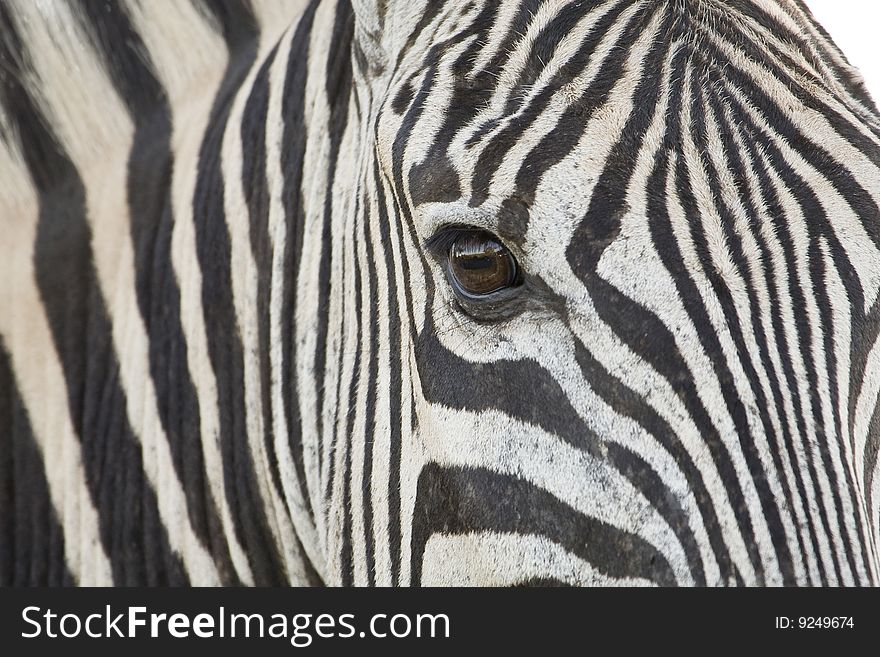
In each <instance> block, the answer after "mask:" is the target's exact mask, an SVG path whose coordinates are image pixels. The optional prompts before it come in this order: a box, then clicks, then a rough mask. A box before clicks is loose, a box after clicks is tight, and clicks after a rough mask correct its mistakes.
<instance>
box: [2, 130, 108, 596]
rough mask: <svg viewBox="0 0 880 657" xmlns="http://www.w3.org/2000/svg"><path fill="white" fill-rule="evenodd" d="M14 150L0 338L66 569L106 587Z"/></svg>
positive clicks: (7, 167) (31, 203) (5, 165)
mask: <svg viewBox="0 0 880 657" xmlns="http://www.w3.org/2000/svg"><path fill="white" fill-rule="evenodd" d="M13 148H14V147H13V146H12V145H10V144H3V145H2V147H0V180H3V181H4V184H8V185H9V187H10V188H11V189H14V190H16V195H15V197H13V198H11V197H7V196H6V194H5V193H4V194H2V195H0V252H2V253H3V254H4V256H3V258H0V277H2V280H3V285H0V307H2V308H5V309H7V310H6V311H4V312H0V337H2V340H3V342H4V343H5V346H6V349H7V350H8V351H9V357H10V360H11V367H12V371H13V373H14V375H15V385H16V387H17V388H18V390H19V392H20V394H21V398H22V403H23V404H24V407H25V408H26V409H27V412H28V418H29V420H30V426H31V431H32V432H33V436H34V440H35V441H36V444H37V448H38V449H39V452H40V455H41V456H42V459H43V467H44V469H45V473H46V482H47V484H48V487H49V497H50V499H51V502H52V507H53V509H54V511H55V515H56V517H57V518H58V522H59V524H60V526H61V531H62V533H63V534H64V558H65V563H66V564H67V569H68V570H69V571H70V574H71V575H72V576H73V578H74V580H75V581H76V582H77V583H79V584H81V585H84V586H108V585H111V584H113V575H112V570H111V567H110V561H109V559H108V558H107V553H106V552H105V550H104V546H103V544H102V543H101V538H100V522H99V519H98V512H97V510H96V509H95V505H94V503H93V501H92V496H91V494H90V492H89V487H88V484H87V482H86V474H85V471H84V469H83V463H82V451H81V448H80V442H79V438H78V437H77V435H76V431H75V430H74V427H73V422H72V420H71V418H70V414H69V410H68V409H69V401H68V396H67V389H66V387H65V385H64V380H65V379H64V372H63V371H62V367H61V363H60V361H59V359H58V354H57V352H56V350H55V343H54V341H53V338H52V333H51V330H50V328H49V324H48V320H47V318H46V314H45V312H44V309H43V303H42V300H41V297H40V292H39V290H38V289H37V285H36V274H35V271H34V261H33V245H34V241H35V239H36V227H37V223H38V221H39V209H38V200H37V197H36V191H35V190H34V188H33V185H32V184H31V181H30V178H29V176H28V174H27V173H26V169H25V166H24V163H23V162H22V160H21V157H20V155H18V154H17V153H15V152H14V151H13ZM8 309H14V312H9V311H8ZM8 447H9V445H8V443H7V444H6V445H5V448H8Z"/></svg>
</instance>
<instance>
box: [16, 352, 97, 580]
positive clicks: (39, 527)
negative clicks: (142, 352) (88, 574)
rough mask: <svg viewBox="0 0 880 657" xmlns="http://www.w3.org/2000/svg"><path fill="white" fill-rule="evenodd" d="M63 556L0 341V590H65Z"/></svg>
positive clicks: (42, 470)
mask: <svg viewBox="0 0 880 657" xmlns="http://www.w3.org/2000/svg"><path fill="white" fill-rule="evenodd" d="M64 555H65V551H64V533H63V531H62V529H61V525H60V523H59V520H58V517H57V515H56V513H55V509H54V507H53V506H52V498H51V497H50V495H49V484H48V482H47V481H46V471H45V468H44V464H43V458H42V454H41V453H40V449H39V447H38V446H37V442H36V438H35V437H34V434H33V431H32V429H31V423H30V418H29V417H28V413H27V409H25V407H24V403H23V402H22V399H21V397H20V396H19V393H18V386H17V385H16V382H15V378H14V376H13V373H12V364H11V362H10V358H9V355H8V354H7V351H6V347H5V345H4V344H3V340H2V338H0V586H70V585H72V584H74V583H75V581H74V579H73V575H71V573H70V571H69V570H68V569H67V564H66V562H65V558H64ZM87 558H88V557H87Z"/></svg>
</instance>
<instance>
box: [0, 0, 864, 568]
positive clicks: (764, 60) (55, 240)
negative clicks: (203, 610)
mask: <svg viewBox="0 0 880 657" xmlns="http://www.w3.org/2000/svg"><path fill="white" fill-rule="evenodd" d="M96 108H99V111H96ZM878 167H880V117H878V113H877V110H876V108H875V106H874V104H873V102H872V101H871V100H870V98H869V97H868V95H867V93H866V92H865V89H864V85H863V84H862V82H861V81H860V78H859V76H858V74H857V73H856V72H855V71H854V70H853V69H852V68H850V67H849V65H848V64H847V62H846V60H845V58H844V57H843V55H842V54H841V53H840V52H839V51H838V50H837V49H836V47H835V46H834V45H833V44H832V43H831V41H830V40H829V38H828V36H827V34H826V33H825V32H824V31H823V30H822V29H821V28H820V27H819V26H818V25H817V24H816V23H815V22H814V20H813V19H812V17H811V16H810V15H809V13H808V11H807V10H806V9H805V8H804V6H803V4H802V3H801V2H798V1H797V0H736V1H734V0H508V1H505V2H500V1H498V0H471V1H466V0H445V1H442V0H308V1H307V0H300V1H294V0H226V1H224V2H206V1H203V0H192V1H190V0H178V1H177V2H167V3H154V2H150V3H147V2H134V1H132V2H128V1H126V0H119V1H111V0H107V1H105V2H102V3H62V2H56V3H42V2H41V3H35V2H31V1H29V0H14V1H9V2H6V1H3V2H0V184H2V186H0V280H2V281H3V285H0V452H2V454H6V455H9V454H12V455H13V457H10V458H0V461H2V463H0V466H2V467H0V519H2V526H3V530H2V531H0V584H2V583H15V582H18V583H32V584H46V583H69V582H78V583H82V584H108V583H118V584H163V583H172V584H187V583H194V584H218V583H230V584H238V583H242V584H279V583H283V582H291V583H298V584H306V583H328V584H359V585H360V584H377V585H397V584H401V585H407V584H415V585H418V584H540V583H551V584H552V583H567V584H588V585H593V584H661V585H667V584H685V585H689V584H697V585H703V584H712V585H714V584H724V585H726V584H804V585H818V584H832V585H835V584H878V583H880V552H878V540H880V471H878V470H880V465H878V464H880V461H878V447H880V406H878V395H880V301H878V290H880V210H878V204H880V170H878ZM7 309H13V311H12V312H9V311H8V310H7ZM0 457H2V455H0ZM22 500H27V501H28V504H27V505H25V504H22V503H20V502H21V501H22Z"/></svg>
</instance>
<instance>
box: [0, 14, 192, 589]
mask: <svg viewBox="0 0 880 657" xmlns="http://www.w3.org/2000/svg"><path fill="white" fill-rule="evenodd" d="M0 29H2V31H3V32H4V34H5V35H6V38H5V39H4V40H3V41H2V42H0V48H2V49H4V50H6V49H7V47H9V48H12V49H14V52H0V59H5V60H6V62H7V65H8V66H7V70H8V75H6V76H5V77H4V78H3V80H2V83H3V84H2V92H0V101H2V105H3V107H4V108H5V109H6V110H7V112H8V115H9V118H10V120H11V121H12V123H13V125H15V127H16V131H17V133H18V135H19V139H20V141H21V146H22V149H21V150H22V154H23V156H24V159H25V163H26V165H27V167H28V170H29V172H30V175H31V178H32V180H33V183H34V185H35V187H36V189H37V194H38V197H39V208H40V209H39V214H40V217H39V222H38V225H37V236H36V243H35V245H34V265H35V267H36V279H37V285H38V287H39V290H40V294H41V297H42V300H43V304H44V307H45V310H46V314H47V318H48V321H49V327H50V330H51V332H52V336H53V339H54V342H55V348H56V350H57V352H58V356H59V358H60V360H61V365H62V369H63V371H64V377H65V382H66V384H67V392H68V405H69V409H68V410H69V412H70V417H71V420H72V422H73V425H74V429H75V431H76V433H77V436H78V437H79V440H80V443H81V447H82V459H83V467H84V470H85V476H86V482H87V485H88V487H89V490H90V492H91V495H92V499H93V501H94V503H95V506H96V507H97V509H98V517H99V522H100V533H101V541H102V543H103V545H104V548H105V550H106V552H107V554H108V556H109V558H110V563H111V566H112V569H113V578H114V582H115V583H116V584H122V585H135V584H185V583H187V578H186V575H185V573H184V570H183V566H182V564H181V562H180V560H179V558H178V557H177V555H175V554H173V553H172V551H171V548H170V546H169V544H168V536H167V533H166V530H165V527H164V526H163V525H162V522H161V520H160V519H159V512H158V508H157V502H156V495H155V492H154V491H153V490H152V488H151V487H150V484H149V482H147V481H146V478H145V476H144V472H143V463H142V460H141V448H140V445H139V444H138V442H137V440H135V438H134V436H133V435H132V431H131V427H130V425H129V423H128V418H127V416H126V400H125V392H124V391H123V389H122V385H121V382H120V381H119V363H118V361H117V359H116V356H115V354H114V350H113V343H112V337H111V336H112V330H111V326H110V320H109V317H108V315H107V309H106V307H105V306H104V301H103V299H102V297H101V292H100V287H99V285H98V280H97V274H96V272H95V271H94V269H93V267H92V262H93V257H92V251H91V230H90V228H89V225H88V222H87V220H86V215H85V190H84V188H83V184H82V180H81V179H80V178H79V174H78V172H77V171H76V168H75V167H74V166H73V164H72V163H71V161H70V160H69V159H68V157H67V154H66V153H64V151H63V150H62V149H61V147H60V146H59V144H58V141H57V139H56V138H55V135H54V134H53V133H52V130H51V128H50V127H49V125H48V123H47V121H46V119H45V117H44V115H43V112H42V111H41V110H40V108H39V107H38V106H37V104H36V103H35V102H34V100H33V99H32V98H31V95H30V93H29V92H28V90H27V89H26V88H25V87H24V86H23V85H22V84H21V83H20V79H21V73H20V71H19V69H18V68H17V65H16V62H19V61H23V62H26V61H27V54H26V52H25V50H24V49H23V48H22V46H21V43H20V41H19V39H18V37H17V35H16V32H15V30H14V24H13V22H12V20H11V17H10V16H9V14H8V13H7V10H6V8H5V7H4V6H2V5H0Z"/></svg>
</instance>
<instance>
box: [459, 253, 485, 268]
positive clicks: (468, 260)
mask: <svg viewBox="0 0 880 657" xmlns="http://www.w3.org/2000/svg"><path fill="white" fill-rule="evenodd" d="M460 262H461V268H462V269H472V270H473V269H488V268H489V267H491V266H492V260H491V259H490V258H489V257H487V256H465V257H463V258H462V259H461V261H460Z"/></svg>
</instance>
